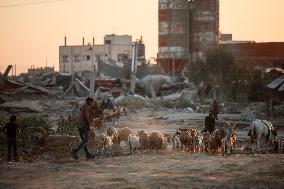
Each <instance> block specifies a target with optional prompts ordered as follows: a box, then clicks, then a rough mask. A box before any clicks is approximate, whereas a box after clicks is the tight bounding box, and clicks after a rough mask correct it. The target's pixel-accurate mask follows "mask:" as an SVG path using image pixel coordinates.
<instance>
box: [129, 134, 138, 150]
mask: <svg viewBox="0 0 284 189" xmlns="http://www.w3.org/2000/svg"><path fill="white" fill-rule="evenodd" d="M128 142H129V150H130V151H135V150H137V149H138V148H139V146H140V143H139V137H137V136H135V135H133V134H130V135H129V136H128Z"/></svg>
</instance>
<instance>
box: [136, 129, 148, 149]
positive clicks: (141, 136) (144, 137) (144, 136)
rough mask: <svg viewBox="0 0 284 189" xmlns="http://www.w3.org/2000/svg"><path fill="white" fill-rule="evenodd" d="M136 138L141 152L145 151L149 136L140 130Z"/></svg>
mask: <svg viewBox="0 0 284 189" xmlns="http://www.w3.org/2000/svg"><path fill="white" fill-rule="evenodd" d="M136 136H137V137H139V144H140V145H139V146H140V149H141V150H146V149H148V147H149V146H148V140H149V135H148V133H147V132H146V131H144V130H141V131H138V133H137V135H136Z"/></svg>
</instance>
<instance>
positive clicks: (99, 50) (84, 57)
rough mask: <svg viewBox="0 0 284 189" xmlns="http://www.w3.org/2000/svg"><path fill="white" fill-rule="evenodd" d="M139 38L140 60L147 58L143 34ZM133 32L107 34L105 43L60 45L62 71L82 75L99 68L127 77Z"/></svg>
mask: <svg viewBox="0 0 284 189" xmlns="http://www.w3.org/2000/svg"><path fill="white" fill-rule="evenodd" d="M137 41H138V49H139V51H138V62H139V63H140V64H141V63H144V62H145V45H144V43H143V42H142V38H141V39H139V40H137ZM132 43H133V42H132V36H130V35H115V34H111V35H106V36H105V37H104V43H103V44H95V40H94V38H93V41H92V43H88V44H85V39H84V38H83V40H82V45H67V38H66V37H65V41H64V45H63V46H60V47H59V72H60V73H66V74H71V73H75V74H77V75H78V76H83V75H84V73H88V72H90V71H93V70H94V69H96V71H97V72H98V74H101V75H104V74H105V75H106V76H109V77H113V78H124V77H125V73H124V68H126V67H129V65H128V64H129V62H130V61H131V52H132Z"/></svg>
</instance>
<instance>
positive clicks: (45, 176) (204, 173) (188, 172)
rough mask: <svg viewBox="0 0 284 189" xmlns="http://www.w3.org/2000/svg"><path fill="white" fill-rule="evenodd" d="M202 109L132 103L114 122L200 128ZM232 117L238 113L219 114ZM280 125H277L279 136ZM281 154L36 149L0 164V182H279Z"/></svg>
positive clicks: (243, 133) (243, 131)
mask: <svg viewBox="0 0 284 189" xmlns="http://www.w3.org/2000/svg"><path fill="white" fill-rule="evenodd" d="M204 117H205V114H190V113H186V112H177V111H173V110H161V109H136V110H130V112H129V115H128V116H127V117H125V118H123V119H122V120H121V122H120V127H124V126H128V127H130V128H131V129H132V130H133V132H136V131H138V130H140V129H144V130H147V131H154V130H159V131H162V132H166V133H174V132H175V129H176V128H177V127H186V128H196V129H197V130H199V131H200V130H202V129H203V122H204ZM220 118H221V119H232V120H238V119H239V115H237V114H235V115H228V114H227V115H220ZM247 131H248V128H247V127H239V128H237V134H238V140H239V141H238V147H237V149H238V151H240V150H239V149H240V148H241V147H242V145H247V144H248V142H249V139H248V137H247ZM283 132H284V128H280V135H282V136H283V134H284V133H283ZM283 165H284V154H244V153H235V154H233V155H230V156H222V155H210V154H193V155H192V154H187V153H184V152H176V151H172V150H171V147H170V146H169V148H168V150H167V151H152V152H150V151H137V152H134V153H133V154H131V155H125V156H119V157H104V156H100V157H97V158H96V159H95V160H91V161H86V160H84V159H83V156H81V159H79V160H78V161H76V160H73V159H72V158H70V156H69V154H68V153H66V154H64V155H63V156H60V157H58V156H56V155H52V154H42V155H41V156H39V157H38V158H35V159H33V160H32V161H28V162H27V161H22V162H15V163H13V164H12V165H8V164H6V163H2V164H0V188H27V189H28V188H29V189H30V188H45V189H49V188H116V189H118V188H279V189H280V188H281V189H282V188H284V181H283V178H284V166H283Z"/></svg>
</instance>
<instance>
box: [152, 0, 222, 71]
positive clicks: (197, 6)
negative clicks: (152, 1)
mask: <svg viewBox="0 0 284 189" xmlns="http://www.w3.org/2000/svg"><path fill="white" fill-rule="evenodd" d="M218 36H219V0H159V42H158V46H159V50H158V51H159V52H158V57H157V58H158V63H159V64H160V65H161V66H162V68H163V69H164V71H165V72H166V73H168V74H173V75H175V74H176V75H181V73H182V71H183V69H184V68H185V67H186V65H187V64H188V63H190V62H196V61H199V60H204V59H205V53H206V51H207V49H208V48H213V47H215V46H216V45H217V44H218Z"/></svg>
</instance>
